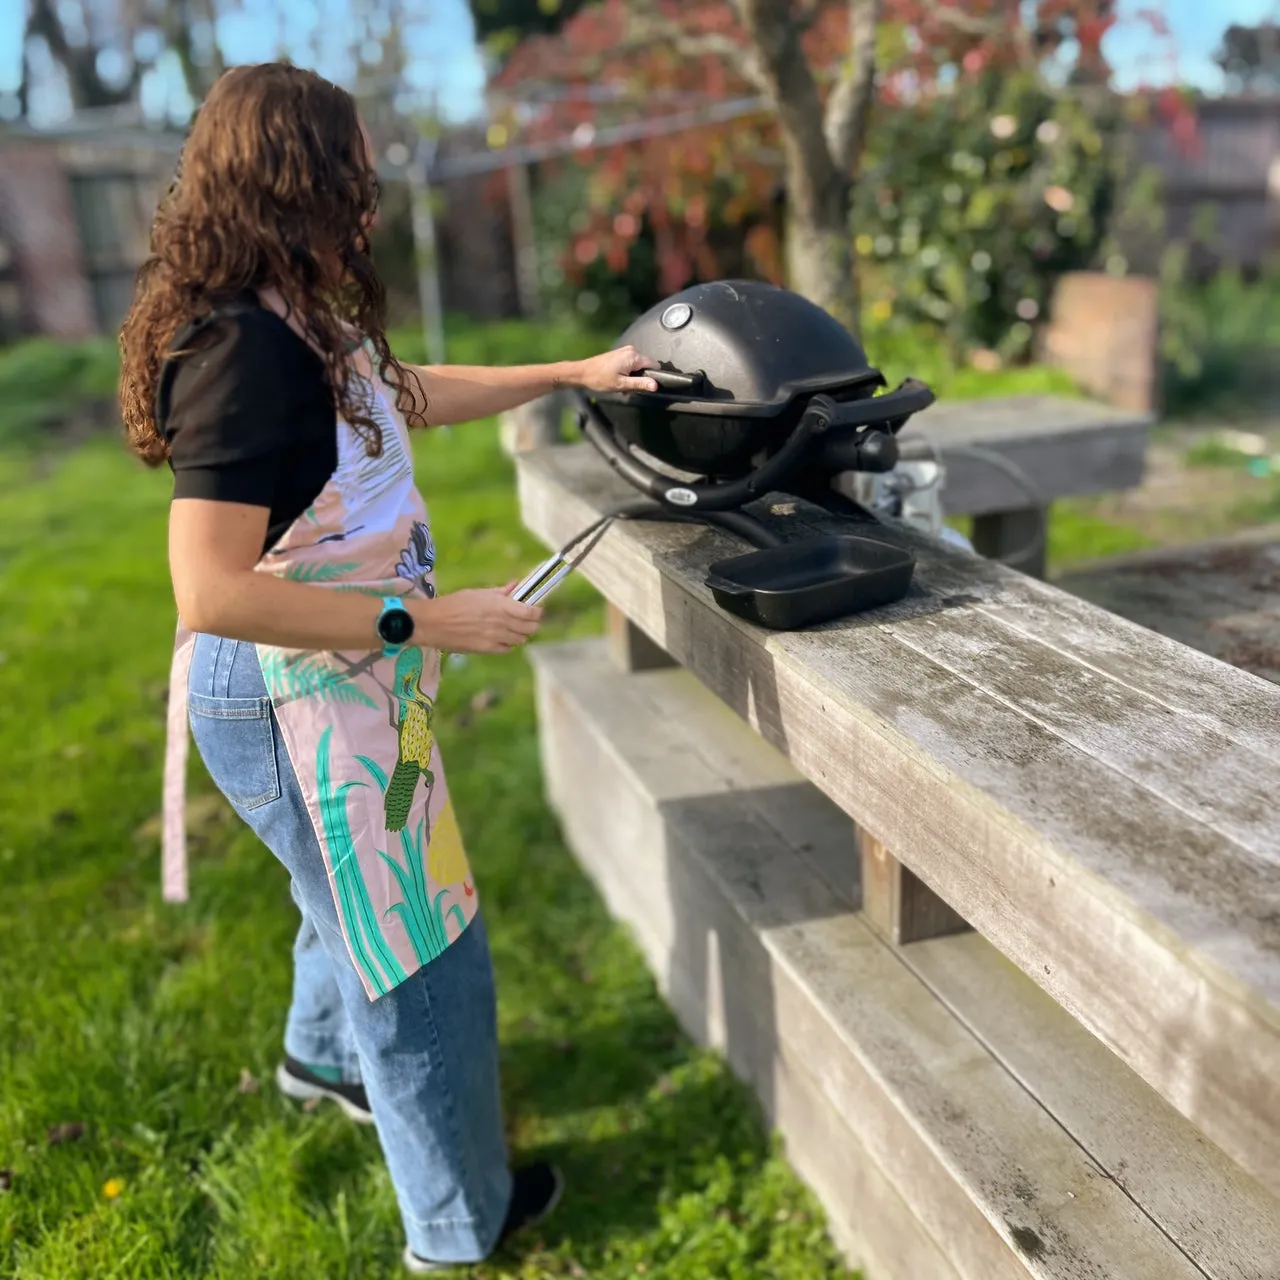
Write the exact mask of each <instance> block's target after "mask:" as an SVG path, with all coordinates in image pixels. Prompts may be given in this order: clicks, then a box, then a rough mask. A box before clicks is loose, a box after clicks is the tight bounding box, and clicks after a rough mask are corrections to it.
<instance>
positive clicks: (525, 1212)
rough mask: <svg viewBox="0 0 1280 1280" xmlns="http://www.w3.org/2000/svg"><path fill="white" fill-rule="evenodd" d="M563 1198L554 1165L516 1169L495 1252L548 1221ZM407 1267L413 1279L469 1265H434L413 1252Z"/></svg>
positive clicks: (408, 1252)
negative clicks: (518, 1235) (513, 1239)
mask: <svg viewBox="0 0 1280 1280" xmlns="http://www.w3.org/2000/svg"><path fill="white" fill-rule="evenodd" d="M563 1194H564V1178H563V1177H562V1176H561V1173H560V1170H559V1169H557V1168H556V1167H555V1165H553V1164H548V1163H547V1162H546V1161H545V1160H540V1161H538V1162H537V1163H536V1164H530V1165H526V1166H525V1167H524V1168H523V1169H517V1170H516V1171H515V1173H514V1174H513V1175H512V1179H511V1203H510V1204H509V1205H508V1206H507V1216H506V1219H505V1220H504V1221H503V1224H502V1230H501V1232H499V1234H498V1243H497V1244H496V1245H494V1252H495V1253H496V1252H497V1251H498V1250H499V1249H501V1248H502V1246H503V1245H504V1244H506V1243H507V1241H508V1240H510V1239H511V1237H512V1236H514V1235H515V1234H516V1233H517V1232H520V1231H523V1230H524V1229H525V1228H526V1227H533V1226H537V1224H538V1223H539V1222H543V1221H545V1220H546V1219H547V1218H549V1217H550V1216H551V1214H552V1213H553V1212H554V1211H555V1207H556V1205H558V1204H559V1203H560V1197H561V1196H562V1195H563ZM404 1265H405V1269H406V1270H407V1271H408V1272H409V1273H410V1274H411V1275H415V1276H418V1275H426V1274H427V1273H428V1272H432V1271H447V1270H449V1268H450V1267H462V1266H467V1265H468V1264H467V1263H463V1262H432V1261H431V1260H430V1259H429V1258H420V1257H418V1255H417V1254H416V1253H414V1252H413V1250H412V1249H406V1250H405V1251H404Z"/></svg>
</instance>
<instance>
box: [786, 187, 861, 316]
mask: <svg viewBox="0 0 1280 1280" xmlns="http://www.w3.org/2000/svg"><path fill="white" fill-rule="evenodd" d="M850 193H851V188H850V186H849V185H848V184H847V183H844V182H840V183H836V184H832V188H831V189H830V190H829V191H827V192H824V194H823V198H822V199H821V200H818V201H816V202H814V203H812V204H807V203H805V202H801V201H798V200H795V199H793V200H792V201H791V202H790V208H789V210H788V215H787V227H786V251H787V277H788V280H789V282H790V285H791V288H792V289H794V290H795V291H796V292H797V293H799V294H803V296H804V297H806V298H808V299H809V301H810V302H816V303H817V304H818V306H820V307H822V308H823V310H824V311H828V312H830V313H831V314H832V315H833V316H835V318H836V319H837V320H839V321H840V323H841V324H843V325H844V326H845V328H846V329H848V330H849V332H850V333H852V334H854V335H855V336H856V335H857V333H858V330H859V325H860V319H861V317H860V314H859V311H860V308H859V292H858V273H857V262H856V259H855V255H854V251H853V236H852V234H851V233H850V227H849V218H850Z"/></svg>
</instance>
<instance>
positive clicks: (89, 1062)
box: [0, 425, 844, 1280]
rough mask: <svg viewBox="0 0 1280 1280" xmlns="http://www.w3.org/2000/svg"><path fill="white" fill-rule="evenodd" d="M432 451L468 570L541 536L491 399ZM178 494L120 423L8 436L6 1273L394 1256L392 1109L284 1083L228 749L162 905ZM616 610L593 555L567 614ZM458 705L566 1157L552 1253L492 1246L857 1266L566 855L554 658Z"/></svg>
mask: <svg viewBox="0 0 1280 1280" xmlns="http://www.w3.org/2000/svg"><path fill="white" fill-rule="evenodd" d="M418 461H419V468H420V470H419V477H420V483H421V485H422V488H423V490H424V492H425V494H426V496H427V499H428V501H429V503H430V504H431V507H432V513H433V517H434V520H435V524H436V532H437V537H438V543H439V548H440V556H441V580H442V585H443V587H444V588H445V589H450V588H456V587H462V586H467V585H479V584H493V583H501V582H504V581H507V580H509V579H510V578H512V577H515V576H516V575H517V574H519V573H520V572H521V571H522V570H524V569H526V568H527V567H528V566H529V565H530V564H531V563H533V561H534V559H535V557H537V556H538V555H539V554H540V552H539V548H538V547H537V546H536V545H535V544H534V542H533V541H532V540H531V539H530V538H529V537H528V535H526V534H525V533H523V532H522V530H521V529H520V526H519V523H518V519H517V514H516V507H515V501H514V497H513V489H512V479H511V470H510V465H509V463H508V462H507V460H506V459H505V458H504V457H503V456H502V455H501V453H500V451H499V450H498V448H497V446H496V441H495V432H494V429H493V427H492V425H477V426H472V427H466V428H459V429H456V430H454V431H452V432H450V433H448V434H447V435H440V436H435V437H431V438H424V439H422V440H421V441H420V443H419V449H418ZM167 499H168V484H167V480H166V478H165V476H164V475H157V474H152V473H148V472H145V471H144V470H142V469H141V468H140V467H138V466H137V465H135V464H134V463H133V462H132V461H131V460H130V459H129V458H127V457H126V456H125V455H124V453H123V450H122V449H121V448H120V447H119V446H118V445H117V444H116V443H115V442H114V441H111V440H108V439H101V438H99V439H95V440H91V441H89V442H88V443H86V444H83V445H81V446H80V447H78V448H77V449H75V450H74V451H69V452H66V453H64V454H56V455H49V454H48V453H45V454H43V455H39V454H34V455H33V454H31V453H30V452H19V451H14V450H10V451H8V452H7V453H0V707H3V713H2V714H0V759H3V762H4V768H3V770H0V878H2V880H3V884H4V886H5V891H4V894H3V897H0V939H3V942H2V943H0V1170H2V1171H3V1172H0V1275H2V1276H9V1275H13V1276H17V1277H21V1278H22V1280H37V1278H39V1280H71V1278H73V1277H89V1278H91V1280H144V1278H145V1280H159V1278H160V1277H166V1278H172V1280H179V1278H180V1280H194V1278H195V1277H222V1278H224V1280H247V1278H248V1277H254V1278H255V1280H256V1278H258V1277H281V1278H283V1277H297V1278H298V1280H321V1278H323V1280H337V1278H339V1277H353V1278H354V1277H360V1278H361V1280H364V1278H376V1277H389V1276H394V1275H397V1274H399V1268H398V1258H399V1252H400V1248H401V1243H402V1241H401V1236H400V1229H399V1223H398V1217H397V1212H396V1208H395V1204H394V1200H393V1196H392V1191H391V1187H390V1184H389V1181H388V1179H387V1176H386V1174H385V1172H384V1169H383V1166H382V1162H381V1159H380V1156H379V1151H378V1145H377V1141H376V1138H375V1136H374V1135H373V1134H372V1133H371V1132H369V1131H367V1130H362V1129H358V1128H357V1127H355V1126H353V1125H352V1124H350V1122H348V1121H346V1120H345V1119H344V1118H343V1117H342V1116H341V1115H340V1114H338V1113H337V1112H336V1110H335V1109H333V1108H328V1107H322V1108H320V1109H319V1110H316V1111H314V1112H312V1113H306V1112H302V1111H300V1110H298V1109H296V1107H295V1106H293V1105H291V1104H288V1103H286V1102H285V1101H283V1100H282V1099H281V1098H279V1097H278V1096H277V1095H276V1093H275V1092H274V1089H273V1088H272V1087H271V1085H270V1084H269V1083H267V1082H268V1081H269V1078H270V1075H271V1072H272V1069H273V1067H274V1065H275V1062H276V1060H277V1057H278V1055H279V1051H280V1049H279V1037H280V1033H281V1027H282V1022H283V1017H284V1012H285V1007H286V1002H287V999H288V992H289V980H290V957H289V950H290V944H291V940H292V935H293V931H294V928H295V925H296V916H295V912H294V908H293V905H292V903H291V901H290V899H289V896H288V888H287V883H286V877H285V874H284V872H283V871H282V870H281V869H280V868H279V867H278V866H277V865H276V864H275V862H274V861H273V860H272V858H271V857H270V856H269V855H268V854H267V853H266V851H265V850H264V849H263V848H262V847H261V846H260V845H258V844H257V843H256V842H255V841H254V840H253V839H252V838H251V837H250V836H249V835H248V833H247V832H246V831H245V830H243V829H242V828H240V827H239V826H238V824H237V823H236V820H235V819H234V818H233V817H231V815H230V814H229V812H228V811H227V810H226V809H225V808H224V807H223V805H222V804H221V802H220V801H218V800H217V799H216V797H215V796H214V795H213V793H212V791H211V787H210V784H209V782H208V780H207V779H206V778H205V777H204V775H203V773H202V772H201V771H200V769H199V766H198V764H197V765H196V766H195V771H194V776H193V791H194V792H195V793H196V796H197V798H196V800H195V802H194V804H193V814H192V817H193V827H194V835H193V845H194V847H193V851H192V858H193V896H192V900H191V902H190V903H189V904H187V905H184V906H181V907H172V906H167V905H165V904H163V903H162V902H161V900H160V896H159V861H158V852H159V850H158V840H157V835H156V829H155V816H156V811H157V808H158V802H159V786H160V767H161V751H162V733H163V717H164V703H163V693H164V684H165V677H166V671H167V662H168V650H169V644H170V640H171V635H172V626H173V606H172V601H171V597H170V589H169V583H168V578H167V572H166V567H165V558H164V544H165V520H166V507H167ZM599 625H600V616H599V607H598V601H597V600H596V598H595V597H594V595H593V593H592V592H591V591H590V590H589V588H587V587H586V586H585V585H583V584H582V583H580V582H576V581H575V582H573V583H571V584H570V585H568V586H567V587H566V588H565V589H564V590H563V591H562V592H561V593H559V594H558V595H557V596H556V597H555V600H554V602H553V604H552V607H551V609H550V612H549V620H548V625H547V627H546V631H545V636H546V638H547V639H557V638H560V637H564V636H568V635H571V634H581V633H588V632H593V631H595V630H597V629H598V627H599ZM441 712H442V717H441V728H440V737H441V739H442V741H443V744H444V749H445V750H446V752H447V753H448V757H449V760H450V774H449V777H450V785H451V789H452V790H453V792H454V795H455V798H456V801H457V805H458V808H459V812H460V818H461V821H462V824H463V827H464V829H465V832H466V835H467V839H468V844H469V848H470V851H471V853H472V856H473V861H474V864H475V868H476V873H477V877H478V881H479V885H480V892H481V894H482V899H483V901H484V903H485V906H486V909H487V913H488V917H489V921H490V929H491V934H492V939H493V947H494V953H495V961H496V966H497V972H498V983H499V991H500V1005H501V1009H500V1016H501V1034H502V1044H503V1055H504V1063H503V1065H504V1075H505V1088H506V1097H507V1105H508V1109H509V1115H510V1120H511V1125H512V1135H511V1136H512V1141H513V1145H514V1147H515V1149H516V1151H517V1152H518V1153H519V1154H520V1155H522V1156H533V1155H549V1156H552V1157H554V1158H555V1159H556V1160H558V1161H560V1162H561V1163H562V1164H563V1167H564V1168H565V1171H566V1173H567V1175H568V1178H569V1186H570V1191H569V1194H568V1195H567V1196H566V1199H565V1202H564V1205H563V1207H562V1209H561V1211H560V1212H559V1213H558V1214H557V1216H556V1217H555V1218H554V1219H553V1221H552V1222H551V1223H548V1224H547V1226H546V1227H545V1228H544V1229H543V1230H542V1234H541V1236H540V1237H539V1236H537V1235H535V1236H533V1237H532V1239H531V1240H530V1241H529V1242H528V1247H529V1249H530V1250H531V1252H529V1253H528V1254H526V1256H524V1257H523V1258H519V1257H515V1256H513V1257H510V1258H505V1259H501V1260H499V1261H497V1262H494V1263H491V1264H489V1265H486V1266H484V1267H481V1268H476V1269H475V1270H474V1272H473V1273H472V1274H474V1275H475V1276H485V1277H490V1278H491V1280H493V1278H497V1277H521V1278H524V1280H532V1278H534V1277H551V1276H584V1275H585V1276H591V1277H593V1278H600V1280H608V1278H611V1277H617V1278H618V1280H622V1278H623V1277H626V1278H628V1280H630V1278H631V1277H633V1276H645V1277H664V1278H669V1280H693V1278H694V1277H697V1278H698V1280H703V1278H705V1277H716V1278H717V1280H761V1278H765V1277H777V1278H778V1280H821V1278H822V1277H833V1276H838V1275H842V1274H844V1272H843V1271H842V1270H841V1268H840V1266H839V1264H838V1263H837V1261H836V1258H835V1255H834V1252H833V1250H832V1248H831V1246H830V1245H829V1244H828V1242H827V1239H826V1236H825V1232H824V1228H823V1225H822V1219H821V1215H820V1214H819V1213H818V1212H817V1211H816V1210H815V1206H814V1203H813V1202H812V1200H811V1199H810V1197H809V1196H808V1195H807V1194H806V1192H805V1191H804V1190H803V1188H802V1187H801V1186H800V1185H799V1183H798V1182H797V1180H796V1178H795V1177H794V1176H793V1175H792V1173H791V1172H790V1171H789V1169H788V1168H787V1166H786V1164H785V1163H784V1162H783V1160H782V1159H781V1158H780V1157H779V1156H778V1155H777V1154H776V1153H775V1151H774V1150H773V1149H772V1146H771V1144H770V1141H769V1139H768V1137H767V1135H766V1132H765V1129H764V1127H763V1125H762V1122H761V1120H760V1118H759V1116H758V1114H757V1112H756V1110H755V1108H754V1105H753V1103H752V1101H751V1099H750V1098H749V1096H748V1095H747V1094H746V1093H745V1092H744V1090H743V1089H742V1088H740V1087H739V1086H738V1085H737V1084H736V1083H735V1081H734V1080H733V1079H732V1077H731V1076H730V1074H729V1072H728V1071H727V1069H726V1068H725V1067H724V1066H723V1065H722V1064H721V1063H720V1062H719V1061H718V1060H717V1059H716V1058H714V1057H712V1056H710V1055H708V1054H706V1053H703V1052H700V1051H698V1050H697V1049H695V1048H694V1047H693V1046H691V1044H690V1043H689V1042H688V1041H687V1040H685V1039H684V1037H683V1036H682V1035H681V1034H680V1032H679V1030H678V1029H677V1027H676V1025H675V1023H674V1022H673V1020H672V1018H671V1016H670V1014H669V1013H668V1012H667V1010H666V1008H665V1007H664V1005H663V1003H662V1001H661V1000H660V999H659V997H658V995H657V992H656V990H655V988H654V984H653V982H652V981H651V980H650V978H649V976H648V974H647V972H646V970H645V967H644V965H643V963H642V961H641V958H640V955H639V953H638V951H637V950H636V948H635V947H634V946H633V945H632V944H631V942H630V941H629V940H628V938H627V936H626V935H625V933H624V932H623V931H622V930H621V929H620V928H618V927H615V926H614V925H613V924H612V923H611V922H610V921H609V919H608V917H607V916H606V914H605V911H604V910H603V908H602V906H601V905H600V903H599V901H598V900H597V898H596V896H595V894H594V892H593V890H592V888H591V887H590V885H589V884H588V882H587V881H586V880H585V878H584V877H583V876H582V874H581V873H580V872H579V871H578V870H577V868H576V866H575V864H574V863H573V861H572V860H571V858H570V856H569V854H568V852H567V851H566V849H565V846H564V844H563V842H562V840H561V838H560V835H559V832H558V830H557V827H556V824H555V822H554V820H553V818H552V816H551V815H550V813H549V812H548V810H547V808H546V806H545V804H544V802H543V798H542V789H541V783H540V779H539V771H538V759H537V745H536V740H535V736H534V723H533V706H532V697H531V681H530V676H529V672H528V668H527V666H526V664H525V662H524V660H523V659H522V658H520V657H513V658H507V659H472V660H470V661H469V662H468V663H467V664H466V665H465V666H463V667H462V668H461V669H458V670H454V671H452V672H450V674H449V677H448V679H447V680H446V682H445V687H444V690H443V693H442V701H441ZM259 1081H261V1082H263V1083H262V1084H261V1085H260V1086H259V1085H258V1082H259Z"/></svg>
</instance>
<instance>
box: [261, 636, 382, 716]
mask: <svg viewBox="0 0 1280 1280" xmlns="http://www.w3.org/2000/svg"><path fill="white" fill-rule="evenodd" d="M258 661H259V663H260V665H261V667H262V677H263V679H264V680H265V681H266V682H267V692H268V693H269V694H270V695H271V698H272V700H273V701H285V700H288V701H290V702H293V701H296V700H297V699H299V698H320V699H321V700H322V701H324V702H333V703H337V704H339V705H343V706H352V705H356V706H361V707H373V708H375V709H376V708H377V706H378V704H377V703H376V702H375V701H374V700H373V699H372V698H371V697H369V695H368V694H367V693H365V691H364V690H363V689H361V688H360V686H359V685H358V684H356V682H355V680H354V679H352V677H351V676H349V675H348V674H347V673H346V672H345V671H339V670H338V669H337V668H336V667H332V666H330V665H329V664H328V663H326V662H324V661H323V660H322V659H320V658H318V657H311V658H299V659H298V660H297V661H296V662H290V661H289V660H288V659H287V658H286V656H285V653H284V651H283V650H281V649H259V650H258Z"/></svg>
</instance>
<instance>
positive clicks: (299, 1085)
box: [276, 1063, 373, 1124]
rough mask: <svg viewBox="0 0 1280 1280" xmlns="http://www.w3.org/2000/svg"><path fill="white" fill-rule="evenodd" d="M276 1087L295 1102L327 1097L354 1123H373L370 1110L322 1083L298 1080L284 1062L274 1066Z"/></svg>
mask: <svg viewBox="0 0 1280 1280" xmlns="http://www.w3.org/2000/svg"><path fill="white" fill-rule="evenodd" d="M276 1088H278V1089H279V1090H280V1092H281V1093H283V1094H284V1096H285V1097H286V1098H292V1099H293V1100H294V1101H295V1102H311V1101H313V1100H316V1101H318V1100H322V1099H325V1098H327V1099H328V1100H329V1101H330V1102H336V1103H337V1104H338V1106H340V1107H341V1108H342V1110H343V1111H344V1112H345V1113H346V1114H347V1115H348V1116H349V1117H350V1118H351V1119H352V1120H354V1121H355V1122H356V1124H372V1123H373V1112H372V1111H366V1110H365V1109H364V1108H363V1107H359V1106H357V1105H356V1104H355V1103H354V1102H352V1101H351V1099H350V1098H344V1097H343V1096H342V1094H340V1093H338V1092H336V1091H335V1090H333V1089H326V1088H325V1087H324V1085H322V1084H312V1083H311V1081H309V1080H299V1079H298V1077H297V1076H295V1075H294V1074H293V1073H292V1072H290V1071H289V1070H288V1069H287V1068H286V1067H285V1065H284V1063H281V1064H280V1065H279V1066H278V1067H277V1068H276Z"/></svg>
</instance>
